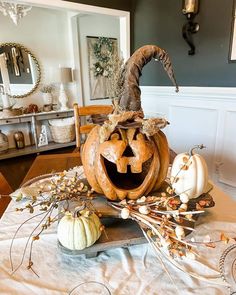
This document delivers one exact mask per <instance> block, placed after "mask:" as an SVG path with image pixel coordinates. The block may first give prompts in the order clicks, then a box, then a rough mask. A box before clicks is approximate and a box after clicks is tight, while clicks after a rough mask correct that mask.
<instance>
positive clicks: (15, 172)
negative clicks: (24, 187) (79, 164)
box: [0, 146, 75, 190]
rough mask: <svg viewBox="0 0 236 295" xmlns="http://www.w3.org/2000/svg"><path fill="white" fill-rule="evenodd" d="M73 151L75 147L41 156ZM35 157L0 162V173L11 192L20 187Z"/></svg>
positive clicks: (27, 156)
mask: <svg viewBox="0 0 236 295" xmlns="http://www.w3.org/2000/svg"><path fill="white" fill-rule="evenodd" d="M74 149H75V147H74V146H73V147H68V148H63V149H58V150H53V151H48V152H44V153H41V154H60V153H69V152H73V150H74ZM36 157H37V154H32V155H25V156H22V157H16V158H11V159H6V160H1V161H0V172H1V173H2V175H3V176H4V177H5V178H6V180H7V182H8V183H9V185H10V186H11V187H12V189H13V190H16V189H17V188H18V187H19V186H20V184H21V182H22V180H23V179H24V177H25V175H26V174H27V172H28V170H29V169H30V167H31V165H32V163H33V162H34V159H35V158H36Z"/></svg>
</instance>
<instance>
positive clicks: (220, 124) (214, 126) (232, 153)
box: [141, 86, 236, 198]
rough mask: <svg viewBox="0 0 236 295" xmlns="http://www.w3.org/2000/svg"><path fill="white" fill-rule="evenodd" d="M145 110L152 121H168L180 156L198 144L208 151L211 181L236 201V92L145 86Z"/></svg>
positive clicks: (207, 158) (143, 102) (175, 147)
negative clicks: (164, 119)
mask: <svg viewBox="0 0 236 295" xmlns="http://www.w3.org/2000/svg"><path fill="white" fill-rule="evenodd" d="M141 91H142V106H143V110H144V112H145V114H146V115H147V116H148V117H149V116H151V117H158V116H161V117H165V118H167V119H168V121H169V122H170V125H169V126H168V127H167V128H166V129H165V130H164V132H165V133H166V135H167V137H168V140H169V144H170V146H171V148H172V149H173V150H175V151H176V152H177V153H180V152H183V151H187V150H188V149H189V148H191V147H192V146H194V145H196V144H201V143H203V144H204V145H205V146H206V147H207V148H206V149H205V150H202V151H201V152H200V153H201V154H202V155H203V156H204V157H205V159H206V161H207V164H208V167H209V172H210V175H211V178H212V179H213V180H214V181H215V182H217V183H218V184H220V185H221V187H222V188H223V189H224V190H226V191H227V192H228V193H230V194H231V195H233V196H234V197H235V198H236V88H218V87H180V91H179V92H178V93H176V92H175V89H174V87H159V86H142V87H141Z"/></svg>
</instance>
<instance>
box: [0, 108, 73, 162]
mask: <svg viewBox="0 0 236 295" xmlns="http://www.w3.org/2000/svg"><path fill="white" fill-rule="evenodd" d="M73 115H74V111H73V110H72V109H70V110H67V111H51V112H41V113H31V114H25V115H20V116H13V117H7V118H0V126H6V125H8V126H11V125H13V126H15V125H18V124H24V123H27V124H28V129H29V137H30V142H31V145H29V146H26V147H25V148H23V149H16V148H10V149H9V150H7V151H6V152H4V153H2V154H0V160H3V159H8V158H13V157H19V156H23V155H29V154H34V153H40V152H43V151H48V150H53V149H58V148H63V147H67V146H73V145H75V141H73V142H69V143H55V142H49V144H48V145H45V146H41V147H38V137H39V134H38V132H37V124H38V123H39V122H42V121H43V120H50V119H60V118H67V117H72V116H73ZM18 129H19V128H18Z"/></svg>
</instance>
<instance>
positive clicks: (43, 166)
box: [22, 153, 81, 183]
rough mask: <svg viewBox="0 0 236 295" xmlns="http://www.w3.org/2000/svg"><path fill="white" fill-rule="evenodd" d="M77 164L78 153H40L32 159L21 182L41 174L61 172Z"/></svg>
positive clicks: (79, 159) (78, 162) (79, 162)
mask: <svg viewBox="0 0 236 295" xmlns="http://www.w3.org/2000/svg"><path fill="white" fill-rule="evenodd" d="M79 165H81V158H80V154H79V153H67V154H52V155H40V156H37V157H36V159H35V160H34V162H33V164H32V166H31V167H30V169H29V171H28V173H27V174H26V176H25V178H24V180H23V182H22V183H24V182H26V181H28V180H30V179H31V178H34V177H36V176H39V175H42V174H48V173H53V172H61V171H63V170H68V169H70V168H73V167H75V166H79Z"/></svg>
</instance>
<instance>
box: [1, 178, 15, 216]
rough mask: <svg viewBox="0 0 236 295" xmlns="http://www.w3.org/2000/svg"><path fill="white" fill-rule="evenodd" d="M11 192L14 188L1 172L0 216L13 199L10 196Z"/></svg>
mask: <svg viewBox="0 0 236 295" xmlns="http://www.w3.org/2000/svg"><path fill="white" fill-rule="evenodd" d="M10 193H12V188H11V187H10V185H9V184H8V182H7V180H6V178H5V177H4V176H3V175H2V173H1V172H0V218H1V217H2V215H3V213H4V211H5V210H6V208H7V206H8V204H9V203H10V201H11V198H10V197H9V196H8V195H9V194H10Z"/></svg>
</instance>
